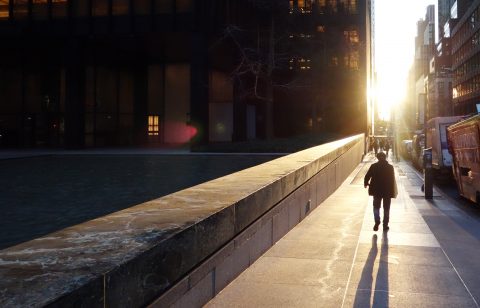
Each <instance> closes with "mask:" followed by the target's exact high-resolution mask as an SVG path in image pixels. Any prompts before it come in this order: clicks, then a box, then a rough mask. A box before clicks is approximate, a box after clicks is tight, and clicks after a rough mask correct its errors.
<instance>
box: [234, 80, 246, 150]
mask: <svg viewBox="0 0 480 308" xmlns="http://www.w3.org/2000/svg"><path fill="white" fill-rule="evenodd" d="M239 78H241V77H237V78H235V79H234V81H233V141H245V140H247V125H246V124H247V123H246V121H247V104H246V102H245V98H244V95H243V90H242V85H241V80H240V79H239Z"/></svg>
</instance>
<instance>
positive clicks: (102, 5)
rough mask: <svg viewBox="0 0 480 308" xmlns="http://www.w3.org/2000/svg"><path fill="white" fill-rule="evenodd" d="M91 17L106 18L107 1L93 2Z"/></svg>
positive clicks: (97, 0) (95, 0)
mask: <svg viewBox="0 0 480 308" xmlns="http://www.w3.org/2000/svg"><path fill="white" fill-rule="evenodd" d="M92 5H93V10H92V12H93V16H108V0H94V1H93V3H92Z"/></svg>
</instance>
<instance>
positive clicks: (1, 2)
mask: <svg viewBox="0 0 480 308" xmlns="http://www.w3.org/2000/svg"><path fill="white" fill-rule="evenodd" d="M8 1H9V0H0V19H5V18H8Z"/></svg>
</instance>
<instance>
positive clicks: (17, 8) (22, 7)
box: [13, 0, 28, 19]
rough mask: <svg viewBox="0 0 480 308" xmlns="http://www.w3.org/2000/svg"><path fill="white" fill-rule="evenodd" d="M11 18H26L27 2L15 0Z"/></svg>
mask: <svg viewBox="0 0 480 308" xmlns="http://www.w3.org/2000/svg"><path fill="white" fill-rule="evenodd" d="M13 16H14V17H15V18H16V19H24V18H27V16H28V0H15V1H14V7H13Z"/></svg>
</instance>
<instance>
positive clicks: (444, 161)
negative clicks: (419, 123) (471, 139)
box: [427, 116, 465, 173]
mask: <svg viewBox="0 0 480 308" xmlns="http://www.w3.org/2000/svg"><path fill="white" fill-rule="evenodd" d="M463 119H465V117H462V116H455V117H437V118H432V119H430V120H429V121H428V122H427V147H431V148H432V166H433V168H434V169H436V170H438V171H439V172H442V173H449V172H450V170H451V167H452V155H451V154H450V153H449V152H448V143H447V127H449V126H450V125H452V124H455V123H458V122H459V121H461V120H463Z"/></svg>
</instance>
